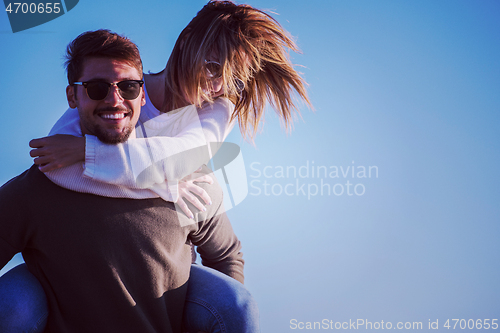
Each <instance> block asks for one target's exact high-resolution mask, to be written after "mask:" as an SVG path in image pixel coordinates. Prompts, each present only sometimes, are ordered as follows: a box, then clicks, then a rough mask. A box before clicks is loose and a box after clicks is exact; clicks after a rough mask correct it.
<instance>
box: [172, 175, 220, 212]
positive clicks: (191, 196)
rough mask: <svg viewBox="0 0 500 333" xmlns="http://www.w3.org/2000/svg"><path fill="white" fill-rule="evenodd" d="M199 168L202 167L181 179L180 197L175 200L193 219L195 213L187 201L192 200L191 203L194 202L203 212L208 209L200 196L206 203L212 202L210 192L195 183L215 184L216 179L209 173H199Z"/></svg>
mask: <svg viewBox="0 0 500 333" xmlns="http://www.w3.org/2000/svg"><path fill="white" fill-rule="evenodd" d="M199 170H200V169H198V170H196V171H195V172H194V173H192V174H191V175H189V176H186V177H184V178H183V179H181V180H180V181H179V189H178V191H179V198H178V199H177V201H176V202H175V203H176V205H177V206H179V208H180V209H182V211H183V212H184V214H186V215H187V216H188V217H189V218H191V219H192V218H194V215H193V213H192V212H191V210H190V209H189V207H188V205H187V203H186V201H187V202H190V203H191V204H193V206H195V207H196V208H198V209H199V210H200V211H203V212H204V211H206V208H205V205H203V204H202V203H201V201H200V200H199V199H198V197H199V198H201V199H202V200H203V201H204V202H205V204H206V205H211V204H212V200H211V199H210V196H209V195H208V193H207V192H206V191H205V190H204V189H203V188H201V187H200V186H198V185H196V184H195V183H208V184H213V183H214V181H213V179H212V177H210V176H209V175H207V174H203V173H199V172H198V171H199Z"/></svg>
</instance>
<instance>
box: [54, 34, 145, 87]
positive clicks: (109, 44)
mask: <svg viewBox="0 0 500 333" xmlns="http://www.w3.org/2000/svg"><path fill="white" fill-rule="evenodd" d="M88 58H111V59H116V60H120V61H124V62H126V63H128V64H129V65H130V66H132V67H134V68H136V69H137V71H138V72H139V75H140V76H141V77H142V61H141V56H140V54H139V49H138V48H137V45H135V44H134V43H133V42H132V41H130V39H128V38H127V37H124V36H121V35H118V34H116V33H113V32H111V31H109V30H105V29H101V30H96V31H87V32H84V33H82V34H81V35H79V36H78V37H76V38H75V39H74V40H73V41H72V42H71V43H69V45H68V47H67V49H66V62H65V63H64V65H65V66H66V71H67V73H68V83H69V84H70V85H72V84H73V83H74V82H76V81H78V80H79V78H80V77H81V76H82V72H83V67H84V63H85V60H86V59H88Z"/></svg>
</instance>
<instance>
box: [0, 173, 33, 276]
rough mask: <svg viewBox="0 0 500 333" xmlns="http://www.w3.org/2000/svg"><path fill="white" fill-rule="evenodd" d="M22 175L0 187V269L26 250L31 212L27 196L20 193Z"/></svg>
mask: <svg viewBox="0 0 500 333" xmlns="http://www.w3.org/2000/svg"><path fill="white" fill-rule="evenodd" d="M23 175H24V174H23ZM23 175H20V176H18V177H16V178H14V179H12V180H10V181H9V182H7V183H6V184H4V185H3V186H2V187H0V215H1V216H2V217H1V218H0V268H3V267H4V266H5V265H6V264H7V263H8V262H9V260H10V259H12V257H13V256H14V255H15V254H16V253H18V252H21V251H22V250H24V248H25V246H26V244H27V242H28V238H29V229H28V228H26V225H27V222H28V219H29V212H28V210H27V209H26V204H25V203H24V200H25V197H26V195H23V193H22V191H20V188H19V186H18V185H17V182H18V180H17V179H19V178H22V177H23Z"/></svg>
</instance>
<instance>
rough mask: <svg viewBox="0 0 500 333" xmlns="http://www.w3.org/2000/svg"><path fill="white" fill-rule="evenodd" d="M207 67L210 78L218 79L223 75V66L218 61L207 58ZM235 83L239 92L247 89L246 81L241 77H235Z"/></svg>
mask: <svg viewBox="0 0 500 333" xmlns="http://www.w3.org/2000/svg"><path fill="white" fill-rule="evenodd" d="M205 69H206V71H207V77H208V78H209V79H210V80H216V79H220V78H221V77H222V66H221V64H220V63H218V62H217V61H212V60H205ZM234 84H235V86H236V91H237V92H239V93H240V92H242V91H243V89H245V82H243V81H242V80H241V79H238V78H234Z"/></svg>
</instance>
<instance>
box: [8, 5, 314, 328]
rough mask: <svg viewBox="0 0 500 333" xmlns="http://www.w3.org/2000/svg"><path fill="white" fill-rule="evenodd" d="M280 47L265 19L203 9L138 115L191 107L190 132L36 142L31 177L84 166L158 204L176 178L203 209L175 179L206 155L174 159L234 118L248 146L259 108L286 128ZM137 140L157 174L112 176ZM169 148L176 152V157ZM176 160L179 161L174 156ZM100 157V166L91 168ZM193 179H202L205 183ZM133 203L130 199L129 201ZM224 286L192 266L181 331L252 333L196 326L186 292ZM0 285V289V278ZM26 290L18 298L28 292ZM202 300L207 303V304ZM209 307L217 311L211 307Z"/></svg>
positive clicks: (149, 79)
mask: <svg viewBox="0 0 500 333" xmlns="http://www.w3.org/2000/svg"><path fill="white" fill-rule="evenodd" d="M287 49H292V50H294V51H296V50H297V48H296V46H295V44H294V42H293V41H292V40H291V39H290V37H289V36H288V35H287V33H286V32H285V31H284V30H283V29H282V28H281V26H280V25H279V24H278V23H277V22H276V21H275V20H274V19H272V18H271V17H270V16H269V15H267V14H265V13H263V12H261V11H259V10H257V9H254V8H252V7H250V6H247V5H235V4H233V3H232V2H229V1H211V2H209V3H208V4H207V5H206V6H205V7H204V8H203V9H202V10H201V11H200V12H199V13H198V14H197V16H196V17H195V18H194V19H193V20H192V21H191V22H190V23H189V25H188V26H187V27H186V28H185V29H184V30H183V31H182V33H181V35H180V36H179V38H178V40H177V43H176V45H175V47H174V50H173V52H172V55H171V57H170V59H169V61H168V63H167V66H166V68H165V69H164V70H163V71H162V72H160V73H157V74H146V75H145V78H144V80H145V86H146V87H147V89H146V93H147V95H148V97H149V98H148V100H147V104H146V107H145V108H144V109H143V110H142V111H141V114H144V116H145V117H146V118H145V120H146V122H148V121H153V122H154V121H155V120H156V119H157V118H162V117H163V118H165V117H164V115H169V114H171V115H174V116H175V115H177V114H179V113H180V112H182V109H181V111H179V109H180V108H184V107H186V106H189V105H195V106H196V108H197V109H196V111H197V116H198V119H199V126H191V125H192V124H191V123H188V124H184V125H185V127H182V128H176V129H172V131H170V132H171V134H172V135H173V136H172V137H152V136H151V135H155V134H154V133H153V134H151V133H148V129H144V130H143V132H144V133H143V135H144V137H147V138H146V139H144V138H138V139H130V140H129V141H128V142H127V143H126V144H120V145H126V148H125V149H124V147H121V146H120V145H103V144H102V143H100V142H99V141H98V140H96V139H95V138H93V137H88V136H87V138H77V137H71V136H53V137H46V138H42V139H37V140H33V141H32V142H31V143H30V145H31V146H32V147H33V148H35V149H34V150H33V151H32V152H31V155H32V156H33V157H36V158H35V163H36V164H38V165H40V170H41V171H43V172H46V173H47V175H48V176H49V178H51V179H52V180H53V181H54V182H56V183H58V184H59V185H61V186H63V187H69V186H68V182H71V177H81V175H68V174H64V172H62V173H61V170H64V169H59V168H60V167H62V166H68V165H71V164H74V163H76V162H80V161H85V165H86V170H85V174H86V176H87V177H91V178H93V179H95V180H98V181H105V182H108V183H114V184H119V182H120V181H123V182H125V185H127V186H130V187H131V188H133V189H137V192H140V190H141V189H145V188H147V189H152V190H153V191H155V192H156V194H158V195H160V196H162V197H163V198H164V199H171V200H172V201H175V200H176V199H177V198H176V196H174V195H172V194H173V193H172V192H175V189H173V188H172V187H171V186H169V187H168V188H167V189H168V191H167V192H168V193H167V194H165V193H163V195H162V193H161V191H159V190H158V191H156V190H155V186H157V185H158V184H161V183H162V182H164V180H168V181H169V182H170V183H172V182H174V183H175V182H176V181H179V180H180V184H181V186H180V189H179V192H180V193H181V197H183V198H185V199H186V200H188V201H190V202H192V203H193V204H194V205H195V207H197V208H198V209H203V205H201V203H200V202H199V201H198V199H196V197H195V196H193V195H192V194H190V192H191V191H192V192H193V193H195V194H197V195H199V196H201V197H202V198H203V199H204V201H205V202H206V203H208V202H209V198H206V196H205V194H206V193H203V191H201V190H200V188H199V187H196V186H195V185H194V184H193V180H192V179H191V180H187V181H182V179H186V178H185V177H186V176H188V175H190V174H191V173H193V172H194V171H195V170H196V169H198V168H199V167H200V166H201V165H202V164H203V163H206V162H207V161H208V159H209V158H210V154H208V155H206V156H205V155H203V154H201V155H202V156H203V157H202V158H198V156H200V154H195V155H192V154H180V155H179V153H182V152H183V151H185V150H188V149H193V148H197V147H201V146H204V145H206V144H207V143H210V142H222V141H224V140H225V138H226V136H227V134H228V133H229V131H230V130H231V128H232V126H233V124H234V121H235V120H236V119H237V120H238V122H239V126H240V130H241V132H242V134H243V135H244V136H245V137H247V138H249V139H250V140H251V139H253V137H254V136H255V134H256V132H257V130H258V127H259V122H260V120H261V117H262V116H263V113H264V106H265V104H266V101H268V102H269V103H270V104H271V105H272V106H273V107H274V108H275V110H276V111H277V113H278V115H279V116H280V118H281V119H282V121H283V123H284V124H285V126H286V127H287V128H288V127H289V126H290V124H291V121H292V111H293V110H294V108H295V104H294V102H293V100H292V95H293V93H294V92H296V93H297V94H298V96H299V97H301V98H302V99H304V100H305V101H306V102H307V103H309V102H308V99H307V95H306V92H305V87H304V85H305V83H304V81H303V80H302V78H301V77H300V76H299V75H298V73H297V72H296V71H295V70H294V69H293V67H292V65H291V63H290V61H289V59H288V57H287ZM76 115H77V114H76ZM71 117H73V118H74V117H75V113H74V112H73V113H72V112H71V111H68V112H67V113H66V114H65V115H64V116H63V118H62V120H60V121H59V122H58V124H63V125H62V126H61V127H58V124H56V126H55V127H54V129H53V131H52V132H51V134H57V133H66V134H71V131H69V132H68V131H67V129H65V128H64V124H67V120H68V119H71ZM161 120H162V121H164V123H168V122H169V120H168V119H161ZM194 123H196V121H194ZM75 134H76V133H75ZM84 140H85V141H84ZM144 140H147V141H148V147H149V149H150V150H149V151H148V152H151V150H152V151H155V152H158V154H159V158H158V159H154V160H153V162H154V161H160V162H161V163H162V165H161V168H159V170H161V172H163V173H161V174H160V175H158V174H157V173H155V172H153V173H151V174H147V173H146V176H145V177H142V178H141V177H138V174H137V173H136V174H134V173H130V174H126V173H125V174H126V175H127V177H128V178H127V177H123V174H124V173H123V172H121V171H120V166H121V167H122V169H123V170H130V169H131V168H130V167H129V166H128V165H127V163H128V161H129V160H131V159H132V160H133V158H132V157H133V156H136V155H134V154H138V156H143V155H144V154H146V153H144ZM89 147H92V150H94V151H97V152H98V153H97V154H95V155H94V156H85V151H86V150H87V151H89V149H90V148H89ZM179 147H182V149H180V150H179ZM119 151H126V152H127V154H128V155H126V156H125V157H124V156H123V155H120V153H119ZM176 154H177V156H181V158H175V157H174V155H176ZM100 156H105V157H106V158H104V159H102V160H100V159H99V158H100ZM207 156H208V159H207ZM58 171H59V173H58ZM143 174H144V173H142V175H143ZM117 175H119V176H120V177H119V178H118V177H117ZM123 179H125V180H123ZM138 179H139V180H140V181H138ZM198 180H199V181H209V179H207V178H199V179H198ZM120 185H124V184H120ZM163 188H164V187H163ZM79 190H81V191H84V192H86V191H88V192H90V193H92V191H93V189H92V188H87V189H85V188H83V189H79ZM140 197H141V196H140V195H138V196H135V197H134V198H140ZM177 202H178V204H179V206H180V207H181V209H183V211H185V212H186V214H188V215H189V213H190V211H189V210H188V209H187V205H186V204H185V202H184V200H182V199H181V200H177ZM8 274H9V276H10V278H11V279H13V277H14V280H16V278H17V281H21V282H23V281H28V282H27V285H28V287H29V286H32V287H33V289H36V286H34V283H33V282H32V281H31V282H29V272H27V270H26V269H25V268H23V266H18V267H16V268H15V269H13V270H12V271H11V272H9V273H8ZM16 274H17V275H16ZM228 280H231V279H229V278H227V277H225V276H219V275H217V272H215V273H214V272H212V271H210V270H208V269H204V268H202V267H196V266H195V265H193V268H192V270H191V277H190V284H189V286H190V287H189V290H188V299H187V301H186V308H185V318H184V322H185V326H186V330H189V331H200V330H203V331H207V332H208V331H221V330H222V327H223V326H226V329H227V331H229V332H240V331H249V332H250V331H255V330H256V329H257V328H256V327H252V328H245V329H243V328H241V325H240V324H241V323H238V322H237V320H236V321H235V322H233V323H231V322H230V321H231V320H229V318H227V316H226V318H227V320H225V321H223V322H217V321H215V324H214V319H213V318H203V317H202V316H201V315H200V313H201V311H202V310H199V309H198V310H197V309H196V307H199V306H200V304H199V303H200V302H197V301H196V300H195V298H196V297H197V296H196V295H198V294H199V293H202V292H203V291H199V290H196V289H197V288H198V289H201V290H203V289H205V290H206V289H207V288H203V284H208V285H210V286H213V284H216V283H226V282H227V283H228V284H231V283H233V282H232V281H228ZM3 281H4V282H5V279H4V280H3ZM4 284H5V283H4ZM28 287H26V289H24V290H28V289H27V288H28ZM23 288H25V287H23ZM224 288H227V287H226V286H225V287H224ZM234 288H235V289H237V288H238V287H237V286H236V287H234ZM1 289H2V281H1V280H0V290H1ZM35 292H40V291H39V290H38V291H36V290H35V291H34V292H33V293H35ZM28 294H29V292H28ZM42 294H43V291H42ZM190 295H192V297H193V298H192V299H191V298H190ZM207 298H208V299H209V300H210V299H211V296H210V295H209V296H207ZM28 302H29V301H28ZM28 304H30V303H28ZM214 306H215V309H216V310H217V305H214ZM33 312H34V311H33ZM42 317H43V316H42ZM223 317H224V316H223ZM38 319H39V318H37V320H38ZM195 319H199V321H201V323H195V321H196V320H195ZM207 325H208V326H207ZM231 325H233V326H231ZM42 326H43V325H42ZM233 327H234V328H233Z"/></svg>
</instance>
